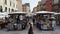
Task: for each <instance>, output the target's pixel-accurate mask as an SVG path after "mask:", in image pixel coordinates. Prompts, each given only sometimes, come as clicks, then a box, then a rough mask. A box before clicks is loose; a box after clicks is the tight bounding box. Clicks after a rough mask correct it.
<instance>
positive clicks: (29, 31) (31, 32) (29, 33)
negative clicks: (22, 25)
mask: <svg viewBox="0 0 60 34" xmlns="http://www.w3.org/2000/svg"><path fill="white" fill-rule="evenodd" d="M29 25H30V28H29V30H28V34H33V28H32V24H31V23H29Z"/></svg>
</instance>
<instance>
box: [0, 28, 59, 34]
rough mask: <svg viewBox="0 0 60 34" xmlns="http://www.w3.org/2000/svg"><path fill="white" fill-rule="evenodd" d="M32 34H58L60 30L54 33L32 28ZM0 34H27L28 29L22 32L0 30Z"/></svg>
mask: <svg viewBox="0 0 60 34" xmlns="http://www.w3.org/2000/svg"><path fill="white" fill-rule="evenodd" d="M33 29H34V30H33V32H34V34H60V28H57V29H56V30H55V31H40V30H38V29H37V28H35V27H34V28H33ZM0 34H28V29H25V30H23V31H4V30H0Z"/></svg>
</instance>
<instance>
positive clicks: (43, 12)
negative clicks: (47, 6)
mask: <svg viewBox="0 0 60 34" xmlns="http://www.w3.org/2000/svg"><path fill="white" fill-rule="evenodd" d="M35 13H36V14H40V13H42V14H45V13H49V14H54V13H55V12H50V11H38V12H35Z"/></svg>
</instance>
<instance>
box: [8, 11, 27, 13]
mask: <svg viewBox="0 0 60 34" xmlns="http://www.w3.org/2000/svg"><path fill="white" fill-rule="evenodd" d="M26 13H27V12H21V11H17V12H11V13H9V14H26Z"/></svg>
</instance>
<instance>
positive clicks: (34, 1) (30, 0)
mask: <svg viewBox="0 0 60 34" xmlns="http://www.w3.org/2000/svg"><path fill="white" fill-rule="evenodd" d="M38 1H41V0H22V4H25V3H30V10H31V11H32V10H33V7H35V6H37V4H38Z"/></svg>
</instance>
